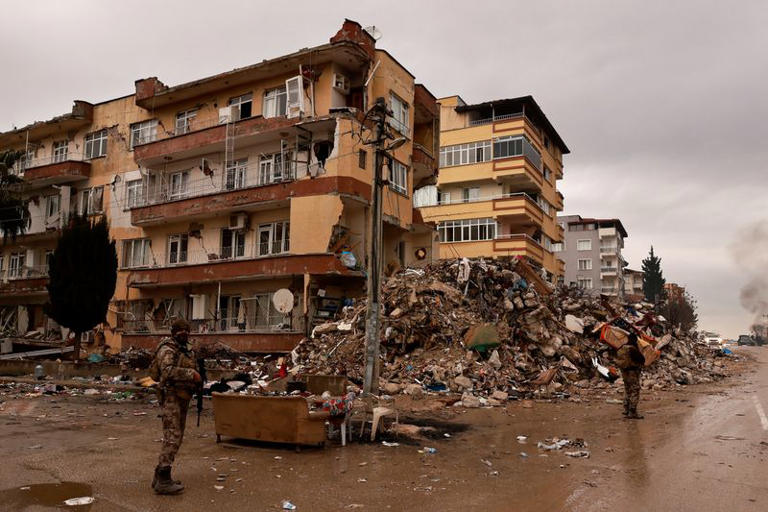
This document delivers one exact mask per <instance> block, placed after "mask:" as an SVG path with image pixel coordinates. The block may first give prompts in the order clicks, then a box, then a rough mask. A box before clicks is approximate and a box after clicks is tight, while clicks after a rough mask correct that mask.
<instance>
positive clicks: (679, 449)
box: [0, 348, 768, 512]
mask: <svg viewBox="0 0 768 512" xmlns="http://www.w3.org/2000/svg"><path fill="white" fill-rule="evenodd" d="M740 350H744V351H745V352H748V353H750V354H753V355H754V356H755V357H756V358H757V362H756V363H755V364H753V365H751V367H750V370H749V371H746V372H744V373H743V374H742V375H741V376H737V377H734V378H733V379H732V380H731V381H730V382H729V384H727V385H723V384H719V385H713V386H691V387H687V388H683V389H682V390H680V391H676V392H669V393H666V392H665V393H650V392H644V393H643V401H642V403H641V409H642V410H643V412H644V413H645V416H646V419H645V420H642V421H628V420H623V419H621V414H620V411H621V406H620V405H617V404H614V403H609V402H606V400H609V401H610V402H613V401H614V400H615V399H617V398H620V395H619V394H617V393H616V392H614V391H613V390H609V391H607V392H606V393H605V394H602V395H597V396H593V397H591V398H586V397H582V399H581V400H582V401H581V402H580V403H574V402H559V403H541V402H536V403H534V404H533V407H531V408H526V407H523V404H521V403H518V402H514V403H511V404H510V405H509V406H508V407H506V408H504V409H500V408H496V409H483V410H470V411H465V412H462V411H456V410H453V409H451V410H444V411H442V412H441V413H439V414H438V416H440V417H442V418H443V419H446V420H449V421H454V422H462V423H466V424H469V425H470V428H469V430H467V431H466V432H463V433H460V434H455V435H454V436H452V437H451V438H444V439H443V440H438V441H428V440H425V441H424V442H423V443H421V445H406V444H401V445H400V446H397V447H385V446H382V445H380V444H377V445H365V444H353V445H349V446H347V447H346V448H341V447H340V446H338V445H331V446H330V447H328V448H327V449H325V450H322V449H317V450H315V449H305V450H303V451H302V452H301V453H296V452H294V451H293V449H290V448H288V449H284V448H278V447H273V446H262V445H254V444H246V443H222V444H219V445H217V444H216V443H215V442H214V436H213V434H212V429H213V422H212V417H211V416H210V413H208V414H206V415H205V416H204V418H203V421H202V426H201V428H200V429H198V428H196V427H195V425H194V419H193V418H192V417H190V419H189V421H188V431H187V436H186V438H185V441H184V445H183V447H182V450H181V453H180V456H179V460H178V462H179V464H178V467H177V469H176V471H175V476H176V477H177V478H180V479H182V480H183V481H184V483H185V484H186V485H187V487H188V489H187V491H186V492H185V493H184V494H182V495H180V496H174V497H160V496H155V495H154V494H152V493H151V492H150V491H149V483H150V479H151V474H152V470H153V467H154V465H155V461H156V457H157V452H158V450H159V443H158V442H157V440H158V438H159V436H160V431H159V427H160V424H159V420H158V419H157V418H156V416H155V415H156V413H157V411H156V409H155V408H154V407H153V406H151V405H148V404H145V403H137V402H123V403H101V402H99V400H98V399H93V398H83V397H78V398H72V397H69V398H64V397H39V398H17V399H11V400H8V401H6V402H5V403H4V404H2V405H0V460H2V464H0V510H2V511H6V510H7V511H22V510H24V511H36V510H56V509H57V507H56V505H57V504H61V502H62V500H63V499H65V498H67V497H74V496H70V495H67V492H68V490H70V488H69V487H67V486H68V485H70V484H67V485H65V486H55V485H54V486H46V487H40V488H37V487H34V485H35V484H56V483H58V482H60V481H67V482H73V484H71V491H72V492H73V493H75V494H78V495H80V494H83V492H85V490H87V489H90V491H91V492H90V494H91V495H92V496H93V497H95V501H94V503H93V505H91V506H85V507H67V509H68V510H80V511H84V510H92V511H163V512H165V511H168V512H171V511H216V512H218V511H224V510H226V511H227V512H231V511H240V510H243V511H249V512H250V511H259V510H273V511H274V510H280V509H281V508H282V506H281V505H282V502H283V500H285V499H288V500H290V501H291V502H293V503H294V504H295V505H296V506H297V510H299V511H302V510H306V511H310V510H311V511H325V510H361V511H378V510H436V511H474V510H482V511H508V510H522V511H526V510H531V511H536V512H546V511H561V510H568V511H603V510H605V511H609V510H610V511H617V510H619V511H720V510H722V511H726V510H727V511H732V510H736V511H765V510H768V482H766V476H768V469H767V468H768V466H767V465H766V462H767V461H766V459H768V419H766V417H765V414H766V412H765V411H766V410H767V409H768V370H767V368H768V348H764V349H740ZM142 413H146V414H142ZM518 435H525V436H528V439H527V441H526V442H525V443H524V444H521V443H519V442H518V441H517V440H516V437H517V436H518ZM554 436H559V437H567V438H569V439H576V438H582V439H584V440H585V441H586V442H587V444H588V447H587V450H589V451H590V453H591V456H590V458H588V459H573V458H569V457H566V456H565V455H564V453H563V452H562V451H559V452H546V451H543V450H539V449H538V448H537V447H536V442H537V441H540V440H544V439H547V438H552V437H554ZM423 446H432V447H435V448H437V453H436V454H434V455H427V454H422V453H419V451H418V450H419V449H420V448H421V447H423ZM523 454H524V455H523ZM222 474H224V475H226V477H224V478H223V479H221V480H222V481H219V480H218V479H217V477H220V475H222ZM26 486H32V487H31V488H30V489H28V490H21V489H20V488H22V487H26ZM215 486H220V487H221V489H217V488H216V487H215ZM3 489H5V490H3ZM51 493H56V494H55V496H52V495H51Z"/></svg>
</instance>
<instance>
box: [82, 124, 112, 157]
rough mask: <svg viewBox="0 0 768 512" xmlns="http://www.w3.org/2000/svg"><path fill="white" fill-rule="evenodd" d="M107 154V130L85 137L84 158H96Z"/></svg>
mask: <svg viewBox="0 0 768 512" xmlns="http://www.w3.org/2000/svg"><path fill="white" fill-rule="evenodd" d="M106 154H107V130H106V128H105V129H103V130H99V131H97V132H93V133H89V134H88V135H86V136H85V158H86V160H88V159H91V158H97V157H100V156H104V155H106Z"/></svg>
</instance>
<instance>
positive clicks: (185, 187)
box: [168, 169, 190, 201]
mask: <svg viewBox="0 0 768 512" xmlns="http://www.w3.org/2000/svg"><path fill="white" fill-rule="evenodd" d="M177 176H181V178H180V182H179V190H177V191H174V187H175V185H174V179H175V178H176V177H177ZM189 176H190V172H189V169H185V170H183V171H175V172H172V173H170V174H169V175H168V199H169V200H171V201H174V200H176V199H184V198H185V197H187V196H188V195H189Z"/></svg>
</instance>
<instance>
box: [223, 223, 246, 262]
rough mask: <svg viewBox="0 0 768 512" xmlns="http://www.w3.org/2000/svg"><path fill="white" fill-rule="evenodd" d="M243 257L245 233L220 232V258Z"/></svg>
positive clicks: (231, 230)
mask: <svg viewBox="0 0 768 512" xmlns="http://www.w3.org/2000/svg"><path fill="white" fill-rule="evenodd" d="M244 256H245V233H244V232H243V231H242V230H239V229H237V230H235V229H222V230H221V258H222V259H230V258H242V257H244Z"/></svg>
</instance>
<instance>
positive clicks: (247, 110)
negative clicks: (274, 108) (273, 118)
mask: <svg viewBox="0 0 768 512" xmlns="http://www.w3.org/2000/svg"><path fill="white" fill-rule="evenodd" d="M229 106H230V107H234V108H233V109H232V110H233V114H232V115H233V118H232V120H233V121H239V120H240V119H248V118H249V117H251V115H252V109H253V94H251V93H248V94H243V95H242V96H237V97H236V98H231V99H230V100H229ZM264 117H267V116H264Z"/></svg>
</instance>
